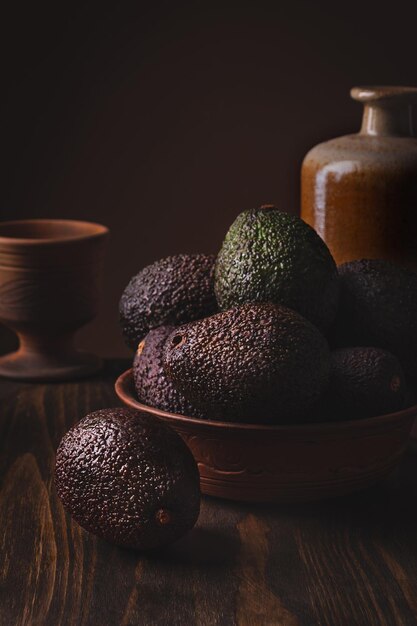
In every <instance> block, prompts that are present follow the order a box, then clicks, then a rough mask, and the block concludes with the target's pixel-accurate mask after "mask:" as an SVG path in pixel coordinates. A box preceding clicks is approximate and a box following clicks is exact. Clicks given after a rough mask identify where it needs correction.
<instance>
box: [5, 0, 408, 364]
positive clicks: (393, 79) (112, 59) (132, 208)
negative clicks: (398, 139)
mask: <svg viewBox="0 0 417 626" xmlns="http://www.w3.org/2000/svg"><path fill="white" fill-rule="evenodd" d="M414 5H415V2H407V3H404V2H395V3H386V6H385V7H384V6H383V5H382V3H380V2H378V3H377V2H363V1H362V2H355V1H354V2H349V3H336V2H334V1H333V2H313V1H311V0H310V1H307V0H306V1H304V2H296V1H294V2H280V3H279V2H270V3H269V2H262V1H260V2H256V1H253V2H239V3H216V2H197V1H195V2H190V3H187V2H183V1H179V2H172V0H171V1H170V2H168V1H167V2H165V1H164V2H160V1H151V2H149V3H146V4H145V3H136V4H135V5H130V4H126V3H114V4H113V6H111V7H106V6H105V4H104V3H103V4H102V5H98V4H97V3H90V2H84V3H83V4H82V6H78V7H77V5H76V4H71V5H70V4H68V5H64V4H62V3H59V2H57V3H55V4H54V5H48V6H46V5H42V4H40V3H35V2H32V3H30V4H29V3H27V4H21V3H20V4H19V3H9V4H8V5H7V9H5V8H4V7H3V9H2V16H1V32H0V45H1V60H2V73H1V80H2V90H1V91H2V96H1V104H0V108H1V144H0V145H1V154H2V162H3V163H2V167H1V188H0V209H1V219H11V218H23V217H66V218H81V219H86V220H94V221H100V222H103V223H105V224H107V225H108V226H109V227H110V229H111V232H112V238H111V242H110V245H109V249H108V256H107V266H106V274H105V281H104V286H105V289H104V294H103V303H102V312H101V314H100V316H99V317H98V318H97V320H96V321H95V322H94V323H93V324H91V325H90V326H89V327H87V328H85V329H84V330H83V331H82V332H81V333H80V343H82V345H83V346H84V347H86V348H90V349H91V348H92V349H94V350H96V351H98V352H99V353H100V354H103V355H121V354H126V351H125V348H124V347H123V342H122V340H121V339H120V335H119V330H118V325H117V304H118V299H119V297H120V293H121V291H122V290H123V288H124V286H125V284H126V283H127V281H128V280H129V278H130V276H131V275H132V274H134V273H136V272H137V271H138V270H139V269H140V268H142V267H143V266H144V265H146V264H148V263H149V262H151V261H153V260H155V259H157V258H160V257H162V256H166V255H168V254H172V253H177V252H181V251H185V252H187V251H188V252H194V251H206V252H215V251H216V250H217V249H218V247H219V245H220V243H221V240H222V237H223V235H224V232H225V230H226V229H227V227H228V225H229V224H230V223H231V221H232V220H233V219H234V217H235V215H236V214H237V213H238V212H239V211H240V210H243V209H245V208H249V207H251V206H255V205H258V204H261V203H265V202H274V203H275V204H277V205H278V206H279V207H281V208H284V209H287V210H289V211H294V212H296V211H297V210H298V201H299V189H298V187H299V168H300V164H301V161H302V158H303V156H304V154H305V153H306V151H307V150H308V149H309V148H310V147H312V146H313V145H314V144H315V143H317V142H319V141H322V140H325V139H328V138H330V137H332V136H335V135H338V134H342V133H347V132H352V131H355V130H357V129H358V128H359V124H360V115H361V111H360V106H359V105H358V104H357V103H355V102H353V101H351V100H350V98H349V89H350V87H351V86H353V85H356V84H405V85H407V84H411V85H413V84H414V85H415V84H417V63H416V56H417V55H416V36H415V32H416V19H415V18H416V15H415V9H414ZM132 7H133V8H132ZM9 343H10V340H9V337H8V336H6V335H5V334H4V332H3V333H2V348H3V350H5V349H7V347H8V346H9Z"/></svg>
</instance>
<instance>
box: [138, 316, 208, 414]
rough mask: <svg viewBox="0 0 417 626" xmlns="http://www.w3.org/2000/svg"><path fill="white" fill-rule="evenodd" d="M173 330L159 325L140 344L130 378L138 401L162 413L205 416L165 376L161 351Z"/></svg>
mask: <svg viewBox="0 0 417 626" xmlns="http://www.w3.org/2000/svg"><path fill="white" fill-rule="evenodd" d="M173 330H174V326H160V327H159V328H155V329H154V330H150V331H149V333H148V334H147V335H146V337H145V339H143V340H142V341H141V342H140V344H139V346H138V349H137V352H136V355H135V358H134V360H133V378H134V381H135V388H136V393H137V396H138V399H139V401H140V402H142V403H143V404H147V405H148V406H152V407H155V408H157V409H161V410H162V411H169V412H171V413H179V414H180V415H187V416H189V417H204V416H203V414H202V411H201V409H198V408H197V407H195V406H193V404H192V403H191V402H189V401H188V400H187V399H186V397H185V396H184V395H183V394H182V393H181V392H180V391H178V389H176V387H174V385H173V384H172V382H171V381H170V380H169V379H168V378H167V375H166V374H165V371H164V368H163V363H162V354H163V348H164V345H165V341H166V339H167V337H168V336H169V335H170V334H171V332H172V331H173Z"/></svg>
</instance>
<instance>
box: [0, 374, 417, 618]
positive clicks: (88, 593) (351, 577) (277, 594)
mask: <svg viewBox="0 0 417 626" xmlns="http://www.w3.org/2000/svg"><path fill="white" fill-rule="evenodd" d="M125 366H126V364H125V363H120V362H119V363H117V362H112V363H108V364H107V366H106V369H105V371H104V372H103V373H102V374H101V375H100V376H99V377H96V378H94V379H90V380H88V381H82V382H74V383H66V384H53V385H52V384H50V385H31V384H20V383H15V382H6V381H3V382H1V383H0V399H1V416H0V453H1V456H0V481H1V483H0V485H1V492H0V624H1V626H19V625H21V624H25V625H27V624H30V625H32V624H42V625H43V624H48V625H49V624H50V625H53V626H58V625H61V624H66V625H91V626H113V625H116V624H117V625H119V624H120V625H128V624H132V625H133V624H144V625H150V626H154V625H163V626H175V625H185V626H191V625H194V624H196V625H202V626H212V625H213V626H214V625H224V626H229V625H233V624H238V625H239V626H258V625H259V626H262V625H269V624H271V625H275V624H276V625H278V624H279V625H281V626H296V625H300V626H302V625H313V624H314V625H315V624H326V625H329V626H370V625H375V626H385V625H391V624H395V625H397V624H398V625H400V624H401V625H411V624H417V508H416V506H415V505H416V502H417V454H416V453H415V452H413V451H412V450H410V452H409V453H408V454H407V456H406V457H405V458H404V461H403V463H402V465H401V467H400V468H399V469H398V470H397V471H396V472H395V474H394V475H392V476H391V477H390V478H389V479H388V480H387V481H385V482H384V483H383V484H381V485H379V486H377V487H375V488H373V489H371V490H368V491H366V492H363V493H359V494H356V495H353V496H350V497H346V498H343V499H340V500H333V501H327V502H321V503H315V504H306V505H297V506H294V505H293V506H259V505H257V506H251V505H245V504H237V503H231V502H223V501H220V500H215V499H210V498H204V499H203V504H202V510H201V516H200V520H199V522H198V524H197V527H196V528H195V529H194V530H193V531H192V532H191V533H190V534H189V535H188V536H187V537H186V538H184V539H183V540H181V541H179V542H178V543H177V544H176V545H174V546H172V547H171V548H169V549H167V550H165V551H161V552H159V553H155V554H153V555H143V554H139V553H135V552H132V551H127V550H122V549H119V548H117V547H115V546H112V545H110V544H107V543H105V542H104V541H101V540H99V539H96V538H95V537H93V536H91V535H88V534H87V533H86V532H84V531H83V530H81V528H80V527H79V526H77V524H76V523H74V522H72V521H71V520H70V518H69V517H68V516H67V515H66V514H65V513H64V511H63V508H62V506H61V504H60V502H59V500H58V498H57V496H56V494H55V491H54V485H53V467H54V453H55V449H56V447H57V445H58V443H59V440H60V438H61V436H62V435H63V433H64V432H65V431H66V430H67V429H68V428H69V427H70V426H71V425H72V424H73V423H74V422H75V421H76V420H77V419H79V418H80V417H82V416H84V415H85V414H86V413H88V412H89V411H92V410H95V409H98V408H102V407H107V406H112V405H113V406H114V405H116V404H117V400H116V397H115V394H114V392H113V382H114V379H115V377H116V375H117V374H118V373H119V372H120V371H121V370H122V369H123V368H124V367H125Z"/></svg>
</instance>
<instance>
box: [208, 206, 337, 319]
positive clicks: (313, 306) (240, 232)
mask: <svg viewBox="0 0 417 626" xmlns="http://www.w3.org/2000/svg"><path fill="white" fill-rule="evenodd" d="M215 292H216V297H217V302H218V304H219V307H220V309H222V310H225V309H228V308H230V307H233V306H236V305H239V304H244V303H247V302H273V303H275V304H282V305H284V306H287V307H289V308H292V309H294V310H296V311H298V312H299V313H300V314H301V315H303V316H304V317H306V318H307V319H309V320H310V321H311V322H312V323H313V324H315V325H316V326H317V327H318V328H320V329H321V330H325V329H326V328H328V327H329V325H330V324H331V323H332V321H333V319H334V316H335V314H336V309H337V301H338V275H337V268H336V264H335V262H334V260H333V258H332V256H331V254H330V251H329V249H328V248H327V246H326V244H325V243H324V241H323V240H322V239H321V238H320V237H319V235H317V233H316V232H315V231H314V230H313V229H312V228H311V227H310V226H309V225H308V224H306V223H305V222H303V221H302V220H301V219H300V218H298V217H296V216H294V215H290V214H288V213H285V212H283V211H279V210H278V209H276V208H274V207H270V208H266V209H265V208H262V207H261V208H260V209H251V210H248V211H244V212H243V213H241V214H240V215H239V216H238V217H237V218H236V220H235V221H234V223H233V224H232V226H231V227H230V229H229V231H228V233H227V235H226V238H225V240H224V242H223V245H222V248H221V250H220V252H219V254H218V257H217V261H216V268H215Z"/></svg>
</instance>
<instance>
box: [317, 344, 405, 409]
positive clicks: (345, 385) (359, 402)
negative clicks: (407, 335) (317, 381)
mask: <svg viewBox="0 0 417 626" xmlns="http://www.w3.org/2000/svg"><path fill="white" fill-rule="evenodd" d="M406 397H407V388H406V383H405V376H404V373H403V370H402V367H401V365H400V362H399V361H398V359H397V358H396V357H395V356H394V355H393V354H391V353H390V352H388V351H387V350H382V349H380V348H372V347H370V348H367V347H355V348H342V349H340V350H335V351H334V352H332V369H331V376H330V385H329V400H330V402H329V404H330V405H331V406H332V408H333V412H334V414H335V416H337V417H338V419H352V420H354V419H359V418H364V417H374V416H376V415H384V414H386V413H392V412H394V411H400V410H401V409H403V408H404V406H405V402H406Z"/></svg>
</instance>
